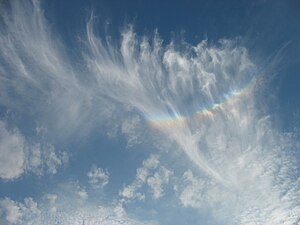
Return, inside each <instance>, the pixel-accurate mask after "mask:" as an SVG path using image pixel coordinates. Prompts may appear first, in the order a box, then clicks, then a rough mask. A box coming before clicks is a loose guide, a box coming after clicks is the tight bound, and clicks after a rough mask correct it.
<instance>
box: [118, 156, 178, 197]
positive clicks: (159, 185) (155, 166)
mask: <svg viewBox="0 0 300 225" xmlns="http://www.w3.org/2000/svg"><path fill="white" fill-rule="evenodd" d="M159 164H160V161H159V157H158V155H150V157H149V158H148V159H146V160H144V161H143V163H142V165H143V166H142V167H140V168H138V169H137V171H136V177H135V179H134V181H133V182H132V183H131V184H130V185H127V186H125V187H123V189H122V190H120V192H119V195H120V196H121V197H122V198H123V200H121V201H132V200H140V201H141V200H144V199H145V197H146V196H145V194H144V193H141V192H139V191H141V188H142V187H143V186H145V185H148V186H149V188H150V189H151V192H152V194H153V198H154V199H159V198H161V197H162V196H163V194H164V188H165V186H166V185H167V184H168V183H169V179H170V177H171V176H172V174H173V172H172V171H170V170H168V169H167V168H165V167H164V166H161V165H159Z"/></svg>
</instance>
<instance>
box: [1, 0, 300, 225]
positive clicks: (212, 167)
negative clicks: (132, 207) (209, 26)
mask: <svg viewBox="0 0 300 225" xmlns="http://www.w3.org/2000/svg"><path fill="white" fill-rule="evenodd" d="M27 3H28V2H27ZM27 3H24V1H11V4H12V7H11V11H8V12H7V13H4V14H3V15H2V18H3V26H2V25H1V28H0V29H1V34H0V57H1V60H0V63H1V64H0V71H1V82H0V104H1V106H2V107H4V108H9V109H14V110H15V111H16V112H19V114H20V115H22V112H24V111H25V109H24V108H23V107H24V106H27V105H28V106H32V105H34V106H35V107H32V108H31V110H33V111H35V110H36V111H35V113H36V114H37V115H40V114H43V113H44V114H45V115H43V116H40V117H41V118H42V119H45V118H46V119H45V120H46V122H48V124H51V123H52V122H53V124H54V125H53V127H55V128H52V129H54V130H55V131H58V132H57V135H58V136H59V135H62V134H65V133H67V134H74V133H75V134H77V133H79V132H77V131H78V130H79V129H78V128H81V130H83V131H82V133H85V131H86V129H87V127H93V126H94V125H95V124H98V123H97V122H99V120H105V118H108V117H109V116H110V115H111V112H112V111H113V110H114V109H115V108H118V107H119V108H121V106H124V107H123V108H122V109H120V111H122V110H124V108H125V107H126V108H130V109H132V111H133V112H134V113H138V114H139V115H140V116H141V117H140V118H143V119H145V120H146V121H147V123H148V124H149V127H151V129H152V130H153V131H154V132H155V133H156V134H157V133H158V134H159V135H160V136H161V137H160V138H159V139H160V141H164V140H165V139H166V138H168V139H169V140H171V141H173V142H174V143H176V144H177V146H178V149H180V150H181V152H182V153H183V155H184V156H186V158H187V159H188V160H189V161H190V162H192V163H193V164H194V166H195V167H196V169H198V171H197V170H196V169H195V171H193V173H195V174H196V175H194V174H193V175H192V174H191V173H190V172H188V173H186V174H185V175H184V179H185V185H186V186H183V187H178V188H179V189H178V190H179V196H180V197H179V198H180V199H181V201H182V204H183V205H184V206H190V207H197V208H198V207H200V208H201V207H202V206H203V204H202V202H206V203H207V206H209V207H211V208H212V212H213V213H215V217H216V218H219V217H222V216H224V214H227V215H233V216H232V218H234V219H235V220H236V221H238V222H236V223H237V224H249V223H258V224H272V225H277V224H283V223H286V224H293V223H297V222H298V221H299V215H300V213H299V205H300V203H299V198H298V196H299V180H298V179H299V178H298V177H299V175H298V174H296V173H295V172H294V171H296V168H298V166H297V165H295V162H294V161H293V155H292V154H293V152H292V151H293V148H295V147H294V146H296V144H295V140H294V139H292V138H290V137H288V136H287V135H282V134H278V132H276V129H275V127H274V126H273V125H272V124H271V119H270V118H268V117H267V116H265V115H264V116H262V113H263V111H262V110H261V109H259V108H257V105H256V99H255V98H256V97H259V96H255V92H256V88H261V86H257V83H258V84H259V83H260V82H261V80H263V79H264V74H263V73H264V72H265V71H267V69H268V68H267V69H265V70H260V73H261V74H262V75H261V74H257V73H258V72H257V71H258V68H257V67H256V66H255V65H254V63H253V62H252V60H251V57H250V56H249V53H248V51H247V49H246V48H245V47H243V46H240V45H239V44H238V43H237V42H235V41H230V40H220V41H219V43H217V44H209V43H208V41H202V42H200V43H199V44H198V45H196V46H189V45H187V44H186V45H184V46H177V45H176V44H175V43H170V44H169V45H167V46H163V45H162V40H161V39H160V38H159V37H158V34H155V36H154V38H153V40H151V41H148V38H147V37H144V38H139V37H138V36H137V35H136V34H135V33H134V32H133V29H132V28H129V29H125V30H124V31H123V32H122V34H121V35H122V40H121V43H120V48H118V47H115V45H113V44H111V43H109V42H108V41H106V42H105V41H103V40H108V39H105V38H102V39H101V38H100V37H97V36H96V35H95V33H94V31H93V21H92V20H91V21H89V23H88V24H87V33H86V38H84V37H83V42H85V44H86V45H85V47H86V50H85V52H81V51H82V46H80V47H78V50H79V51H80V53H82V56H83V58H84V62H81V63H79V64H80V65H82V68H79V69H77V68H78V66H77V65H76V66H73V64H72V62H71V60H69V57H68V56H67V55H66V54H65V52H64V48H63V46H62V45H61V44H60V43H59V41H58V40H57V39H56V38H55V35H50V33H51V32H50V30H49V28H48V26H47V23H46V22H45V19H44V17H43V15H42V10H41V9H40V7H39V4H38V1H33V6H32V5H31V4H30V3H31V2H29V3H28V4H27ZM32 65H34V66H32ZM82 71H84V73H82ZM82 74H85V75H86V76H85V77H83V76H82ZM267 75H268V74H267ZM259 76H261V77H259ZM260 79H261V80H260ZM83 80H84V82H83ZM259 85H260V84H259ZM11 92H13V93H14V95H10V93H11ZM37 93H38V94H37ZM12 96H18V97H19V98H15V97H12ZM20 96H21V97H20ZM33 97H35V98H33ZM32 99H35V101H34V102H32ZM27 103H28V104H27ZM29 103H30V104H29ZM114 103H116V105H115V108H114V106H112V105H113V104H114ZM100 106H101V107H100ZM106 106H107V107H106ZM99 114H100V115H99ZM34 115H35V114H34ZM48 120H49V121H48ZM101 122H102V121H101ZM1 126H2V128H1V132H2V134H1V135H2V136H1V145H3V146H4V145H5V146H8V148H5V149H4V150H3V149H1V151H2V152H3V153H4V154H1V156H0V157H7V159H6V158H3V159H1V160H7V161H6V162H11V163H12V164H13V165H14V167H12V170H11V171H9V166H8V164H6V163H4V164H3V165H2V164H1V170H0V171H1V176H2V178H5V179H13V178H17V177H18V176H20V174H22V173H24V170H25V167H24V165H25V164H26V163H25V162H26V160H24V155H23V154H24V140H25V139H24V137H22V135H20V133H19V132H17V131H7V130H5V129H6V128H3V125H1ZM47 128H48V127H47ZM123 129H124V131H125V132H127V133H129V134H130V135H131V137H134V132H135V131H134V129H133V128H132V127H131V126H128V125H127V124H123ZM47 130H48V132H50V129H47ZM8 135H9V136H10V138H8ZM3 137H5V138H4V139H3ZM6 137H7V138H6ZM146 138H147V137H146ZM3 140H5V141H3ZM133 140H135V139H133ZM10 148H12V149H13V150H11V151H8V149H10ZM42 152H43V151H41V152H39V150H38V149H37V150H35V151H34V152H33V153H32V155H33V158H32V159H33V161H32V164H31V165H32V167H39V166H40V165H41V163H40V160H39V159H40V158H41V157H42ZM50 152H51V150H50ZM169 152H170V151H169ZM177 154H178V152H177ZM178 155H180V156H182V155H181V154H180V153H179V154H178ZM48 156H49V158H50V159H51V160H50V162H52V164H54V165H60V164H61V163H60V161H59V159H57V158H59V157H56V156H55V155H53V154H52V153H50V154H48ZM180 159H181V160H184V158H183V157H181V158H180ZM157 161H158V159H155V157H154V156H153V158H152V159H151V160H149V162H146V161H145V163H144V165H143V166H142V167H141V168H139V169H138V170H137V176H136V179H135V180H134V181H133V183H132V184H131V185H128V186H126V187H124V188H123V190H121V191H120V196H121V197H123V198H125V199H143V198H144V194H143V193H139V192H138V191H140V189H141V188H142V187H143V186H144V185H145V184H147V183H149V184H150V185H152V186H153V187H154V186H155V187H158V188H157V189H155V190H158V191H157V192H155V191H153V193H157V194H156V196H157V197H158V196H160V194H159V193H163V192H161V191H160V188H159V187H160V184H162V181H163V180H164V179H163V178H160V177H159V175H157V176H156V177H155V175H153V174H154V173H155V172H154V171H155V170H157V169H158V170H159V168H160V166H159V165H158V164H157ZM148 163H149V165H152V167H150V166H147V165H148ZM52 164H51V165H52ZM51 165H47V168H48V170H49V172H51V173H55V172H56V170H55V168H54V167H52V166H51ZM188 166H189V167H190V166H191V165H190V164H188ZM196 171H197V172H196ZM153 176H154V177H153ZM150 177H153V178H151V179H150ZM157 177H159V178H157ZM148 179H150V181H149V182H148ZM100 180H101V178H100ZM165 180H167V179H165ZM95 183H97V181H95ZM153 190H154V188H153ZM202 193H203V194H202ZM199 196H201V197H199ZM224 212H227V213H224ZM222 214H223V215H222ZM232 218H228V219H229V221H230V222H229V223H228V224H232V223H234V222H232V220H230V219H232ZM255 220H256V221H255ZM253 221H254V222H253Z"/></svg>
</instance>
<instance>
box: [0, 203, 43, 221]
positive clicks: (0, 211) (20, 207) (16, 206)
mask: <svg viewBox="0 0 300 225" xmlns="http://www.w3.org/2000/svg"><path fill="white" fill-rule="evenodd" d="M39 215H40V210H39V208H38V204H37V203H36V202H35V201H34V200H33V199H32V198H30V197H29V198H25V199H24V202H23V203H21V202H16V201H13V200H11V199H9V198H4V199H0V221H1V223H3V224H8V225H9V224H24V220H28V219H31V218H32V217H36V216H39Z"/></svg>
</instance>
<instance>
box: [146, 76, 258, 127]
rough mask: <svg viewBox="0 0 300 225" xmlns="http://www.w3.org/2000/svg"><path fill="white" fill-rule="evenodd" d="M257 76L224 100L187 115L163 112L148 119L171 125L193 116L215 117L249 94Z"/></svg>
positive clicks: (190, 118)
mask: <svg viewBox="0 0 300 225" xmlns="http://www.w3.org/2000/svg"><path fill="white" fill-rule="evenodd" d="M256 81H257V78H255V77H254V78H252V80H251V81H250V82H249V83H247V85H245V86H244V87H243V88H241V89H240V90H239V91H236V90H235V91H231V92H230V93H229V94H227V95H226V96H224V100H223V102H220V103H217V104H212V105H210V106H206V107H202V108H200V109H199V110H197V111H196V112H194V113H192V114H190V115H188V116H185V115H180V114H174V115H169V114H161V115H155V116H148V117H147V121H148V122H150V123H151V124H152V125H154V126H169V125H175V124H182V123H185V122H186V121H187V120H192V119H193V118H199V117H213V116H214V114H215V113H216V112H217V111H219V110H221V109H223V108H224V107H226V106H230V105H234V104H235V103H236V102H237V101H239V100H240V99H241V98H242V97H243V96H247V95H249V94H250V93H251V92H252V90H253V88H254V87H255V84H256Z"/></svg>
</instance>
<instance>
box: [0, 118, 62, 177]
mask: <svg viewBox="0 0 300 225" xmlns="http://www.w3.org/2000/svg"><path fill="white" fill-rule="evenodd" d="M0 153H1V154H0V162H1V164H0V178H1V179H4V180H13V179H16V178H18V177H20V176H21V175H22V174H23V173H25V172H32V173H35V174H37V175H42V174H44V173H47V174H55V173H56V172H57V168H58V167H60V166H62V165H63V164H65V163H67V161H68V155H67V153H66V152H61V153H60V152H58V151H57V150H56V149H55V148H54V146H53V145H50V144H40V143H29V142H28V141H27V140H26V138H25V137H24V136H23V135H22V134H21V133H20V131H19V130H18V129H16V128H15V129H8V128H7V124H6V123H4V122H3V121H0Z"/></svg>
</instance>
